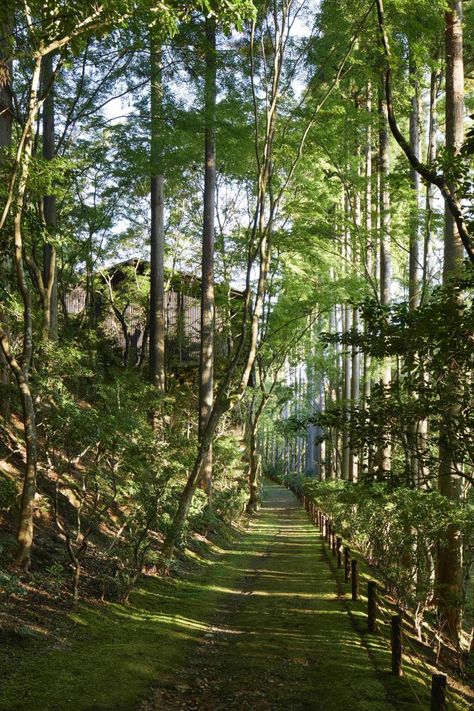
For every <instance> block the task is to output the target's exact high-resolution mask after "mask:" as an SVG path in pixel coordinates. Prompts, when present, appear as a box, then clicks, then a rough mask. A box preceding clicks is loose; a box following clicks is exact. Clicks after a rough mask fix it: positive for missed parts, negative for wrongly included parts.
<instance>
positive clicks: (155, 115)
mask: <svg viewBox="0 0 474 711" xmlns="http://www.w3.org/2000/svg"><path fill="white" fill-rule="evenodd" d="M161 65H162V50H161V46H160V45H158V44H156V42H155V40H154V39H153V37H150V78H151V82H150V108H151V135H150V209H151V231H150V315H149V344H150V345H149V348H150V358H149V365H150V381H151V382H152V384H153V385H154V386H155V388H156V390H157V391H159V392H163V391H164V389H165V275H164V242H165V229H164V223H165V220H164V178H163V175H162V165H161V161H162V150H161V145H162V139H161V134H162V125H161V122H162V118H163V117H162V113H163V88H162V77H161Z"/></svg>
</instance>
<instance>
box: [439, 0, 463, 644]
mask: <svg viewBox="0 0 474 711" xmlns="http://www.w3.org/2000/svg"><path fill="white" fill-rule="evenodd" d="M445 51H446V149H447V151H448V152H449V153H450V154H451V155H453V156H455V155H457V154H458V153H459V151H460V149H461V146H462V143H463V140H464V130H463V123H464V66H463V38H462V9H461V2H460V1H459V0H451V1H450V3H449V9H448V11H447V13H446V43H445ZM454 187H455V186H453V189H454ZM444 240H445V249H444V271H443V279H444V282H445V283H447V282H448V281H449V279H450V278H451V276H452V275H453V274H455V273H456V271H457V270H458V269H459V265H460V262H461V260H462V256H463V249H462V243H461V240H460V237H459V231H458V229H457V225H456V223H455V221H454V220H453V216H452V214H451V212H450V210H449V209H448V208H446V209H445V236H444ZM453 298H455V297H453ZM457 305H458V306H459V307H462V303H461V299H459V301H458V302H457ZM462 377H463V376H462V374H461V373H459V372H458V368H457V365H456V362H455V359H453V362H452V364H451V368H450V372H449V376H448V378H447V380H448V382H446V384H445V388H446V393H447V394H448V393H449V402H451V403H452V404H451V405H450V406H449V407H448V408H447V410H446V412H445V414H444V417H443V420H442V422H441V425H440V437H439V462H440V463H439V470H438V488H439V491H440V492H441V494H443V495H444V496H446V497H447V498H448V499H452V500H455V501H457V500H459V498H460V495H461V490H460V489H461V487H460V484H461V482H460V477H459V476H458V475H457V473H456V471H457V469H458V467H457V463H456V453H455V452H454V451H453V448H452V444H451V440H452V437H451V431H452V430H453V428H454V427H456V424H455V423H456V420H457V418H458V417H459V405H458V403H459V401H460V394H459V395H457V393H459V391H460V387H461V383H460V379H461V378H462ZM435 591H436V599H437V605H438V614H439V619H440V626H441V629H442V631H443V632H444V633H445V634H446V635H447V636H449V637H450V638H451V639H453V640H455V641H456V642H457V641H458V639H459V633H460V628H461V619H462V599H463V594H462V544H461V532H460V530H459V528H458V527H457V526H455V525H454V524H450V525H449V526H448V527H447V530H446V532H445V536H444V538H443V540H442V541H441V542H440V544H439V546H438V555H437V563H436V579H435Z"/></svg>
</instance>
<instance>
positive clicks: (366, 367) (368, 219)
mask: <svg viewBox="0 0 474 711" xmlns="http://www.w3.org/2000/svg"><path fill="white" fill-rule="evenodd" d="M366 111H367V114H368V125H367V133H366V137H365V244H366V255H367V256H366V263H365V268H366V273H367V277H368V279H369V280H370V281H373V280H374V276H375V275H374V273H373V271H374V269H373V265H374V258H373V249H374V245H373V244H372V239H373V235H372V125H371V123H370V122H371V114H372V87H371V84H370V82H369V84H368V86H367V102H366ZM364 332H365V333H366V332H367V324H366V323H365V322H364ZM370 367H371V357H370V353H367V352H364V356H363V407H364V409H366V408H367V402H368V399H369V398H370V392H371V375H370ZM362 457H363V459H362V469H363V472H364V473H365V474H368V472H369V470H370V452H369V450H368V447H366V446H364V451H363V453H362Z"/></svg>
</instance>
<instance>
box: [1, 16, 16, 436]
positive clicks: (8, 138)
mask: <svg viewBox="0 0 474 711" xmlns="http://www.w3.org/2000/svg"><path fill="white" fill-rule="evenodd" d="M4 12H5V15H4V17H3V16H2V22H1V23H0V35H1V36H0V72H1V77H0V165H2V166H3V165H5V166H6V165H7V164H8V160H9V159H8V150H9V149H10V147H11V142H12V127H13V102H12V80H13V62H12V60H11V58H10V46H9V42H8V38H9V37H10V35H11V33H12V31H13V26H14V11H13V7H11V8H9V9H6V10H5V11H4ZM9 270H10V265H9V259H8V258H4V259H2V262H1V272H2V278H3V279H5V280H6V278H7V276H6V275H7V273H8V272H9ZM0 326H1V327H2V329H3V330H4V331H5V333H6V334H7V336H8V334H9V328H8V319H7V317H6V315H5V313H4V312H3V309H0ZM0 383H1V385H2V393H1V397H0V413H1V417H2V419H3V422H4V423H8V422H9V421H10V395H9V393H8V387H9V385H10V367H9V365H8V362H7V360H6V358H5V356H4V355H3V351H2V350H1V349H0Z"/></svg>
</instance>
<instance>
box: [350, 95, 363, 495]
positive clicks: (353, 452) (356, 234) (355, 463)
mask: <svg viewBox="0 0 474 711" xmlns="http://www.w3.org/2000/svg"><path fill="white" fill-rule="evenodd" d="M356 106H357V102H356ZM356 153H357V156H358V158H359V159H360V147H359V146H357V149H356ZM358 162H359V161H358ZM357 173H358V176H359V175H360V166H359V165H358V166H357ZM353 220H354V229H353V237H352V263H353V264H357V263H362V256H361V255H360V249H358V242H359V240H360V234H361V200H360V193H359V185H357V186H356V188H355V193H354V215H353ZM351 326H352V330H353V331H354V333H356V332H358V331H359V327H360V314H359V309H358V308H357V307H355V308H353V309H352V324H351ZM359 400H360V352H359V346H358V345H353V346H352V356H351V437H352V436H353V433H354V425H353V420H354V412H355V408H356V407H358V405H359ZM359 455H360V452H359V451H358V450H357V449H355V448H354V446H353V445H351V447H350V460H349V481H357V479H358V476H359V460H360V456H359Z"/></svg>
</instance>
